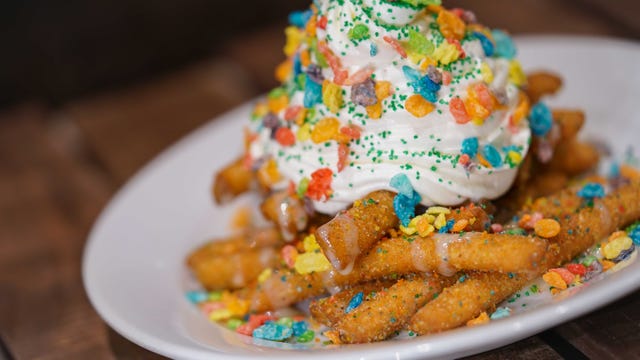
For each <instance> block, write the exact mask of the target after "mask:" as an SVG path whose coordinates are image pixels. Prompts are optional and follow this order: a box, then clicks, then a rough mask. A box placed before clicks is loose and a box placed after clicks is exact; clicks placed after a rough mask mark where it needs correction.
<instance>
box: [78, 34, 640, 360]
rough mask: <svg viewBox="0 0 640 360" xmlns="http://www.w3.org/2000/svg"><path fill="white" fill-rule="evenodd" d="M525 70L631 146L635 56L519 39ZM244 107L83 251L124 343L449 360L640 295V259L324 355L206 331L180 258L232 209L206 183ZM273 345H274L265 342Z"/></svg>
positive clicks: (171, 156) (610, 47)
mask: <svg viewBox="0 0 640 360" xmlns="http://www.w3.org/2000/svg"><path fill="white" fill-rule="evenodd" d="M518 43H519V44H518V45H519V49H520V59H521V60H522V63H523V64H524V67H525V70H535V69H549V70H553V71H556V72H558V73H560V74H562V77H563V78H564V80H565V84H566V86H565V89H564V90H563V91H562V93H561V94H560V96H559V97H558V98H556V99H554V100H553V101H552V102H551V103H552V104H553V105H564V106H571V107H579V108H582V109H584V110H586V112H587V115H588V122H587V127H586V129H585V134H584V135H585V136H587V137H592V138H598V139H606V140H607V141H608V142H609V144H611V146H612V147H613V149H614V151H615V152H616V153H617V154H622V153H623V152H624V151H625V150H626V149H627V147H628V146H629V145H631V144H634V143H635V144H637V143H638V141H637V140H638V136H639V134H640V115H639V114H640V112H639V111H638V110H637V109H638V106H640V105H639V104H638V101H637V98H638V96H640V67H639V66H638V64H640V46H639V45H638V44H637V43H630V42H624V41H617V40H610V39H598V38H582V37H528V38H521V39H519V40H518ZM250 109H251V105H250V104H247V105H245V106H242V107H240V108H238V109H237V110H234V111H232V112H230V113H228V114H225V115H223V116H221V117H220V118H218V119H216V120H215V121H211V122H210V123H209V124H207V125H205V126H203V127H202V128H200V129H199V130H197V131H196V132H194V133H193V134H191V135H189V136H188V137H186V138H185V139H183V140H182V141H180V142H179V143H177V144H176V145H174V146H172V147H171V148H170V149H168V150H167V151H165V152H164V153H162V154H161V155H160V156H158V157H157V158H156V159H155V160H154V161H152V162H151V163H150V164H149V165H147V166H146V167H145V168H144V169H142V170H141V171H140V172H139V173H138V174H137V175H136V176H135V177H134V178H133V179H132V180H131V181H130V182H129V183H128V184H127V185H126V186H125V187H124V188H123V189H122V190H121V191H120V192H119V193H118V194H117V195H116V196H115V197H114V198H113V199H112V201H111V203H110V204H109V205H108V206H107V208H105V209H104V211H103V213H102V215H101V216H100V218H99V219H98V221H97V222H96V224H95V225H94V228H93V231H92V232H91V235H90V237H89V240H88V242H87V246H86V249H85V253H84V262H83V278H84V285H85V287H86V290H87V293H88V295H89V298H90V300H91V302H92V304H93V306H94V307H95V308H96V310H97V311H98V313H99V314H100V315H101V316H102V318H104V320H105V321H106V322H107V323H108V324H109V325H110V326H111V327H113V328H114V329H115V330H116V331H118V332H119V333H121V334H122V335H123V336H125V337H127V338H128V339H130V340H131V341H133V342H135V343H137V344H139V345H141V346H143V347H145V348H147V349H149V350H152V351H155V352H158V353H160V354H163V355H165V356H168V357H171V358H184V359H187V358H188V359H211V358H234V359H236V358H254V357H265V358H269V357H270V358H300V357H301V356H302V355H304V357H305V358H306V359H317V358H323V359H327V358H330V357H337V358H340V359H347V358H358V359H383V358H384V359H389V358H396V359H409V358H421V359H424V358H430V357H439V358H440V357H457V356H463V355H469V354H473V353H477V352H481V351H485V350H489V349H492V348H496V347H499V346H502V345H505V344H508V343H511V342H514V341H517V340H519V339H522V338H525V337H527V336H530V335H532V334H535V333H537V332H540V331H542V330H544V329H547V328H550V327H552V326H554V325H557V324H559V323H562V322H565V321H568V320H570V319H573V318H575V317H577V316H579V315H582V314H584V313H587V312H589V311H592V310H594V309H596V308H598V307H601V306H603V305H604V304H606V303H608V302H611V301H613V300H615V299H617V298H620V297H622V296H624V295H626V294H628V293H630V292H632V291H633V290H635V289H637V288H639V287H640V261H635V262H633V263H632V264H631V265H630V266H628V267H627V268H625V269H623V270H621V271H619V272H616V273H613V274H611V275H610V276H607V277H606V279H604V280H599V279H596V280H595V281H592V282H589V283H588V286H584V287H582V288H581V290H580V291H576V292H573V293H572V294H571V296H567V297H564V298H563V299H562V300H560V299H559V298H557V297H556V298H555V299H549V300H547V301H546V303H545V304H542V305H541V306H537V307H534V308H532V309H529V310H527V311H525V312H522V313H519V314H517V315H512V316H510V317H508V318H505V319H501V320H498V321H493V322H491V323H490V324H488V325H485V326H481V327H475V328H462V329H458V330H453V331H449V332H446V333H443V334H438V335H433V336H425V337H417V338H411V339H407V340H398V341H388V342H382V343H376V344H368V345H349V346H336V347H332V348H324V349H317V348H313V349H307V350H301V349H294V348H291V347H290V348H289V349H284V348H278V347H273V346H269V344H267V346H258V345H256V344H254V343H253V342H252V339H251V338H249V337H245V336H241V335H237V334H235V333H233V332H231V331H229V330H226V329H224V328H222V327H220V326H217V325H215V324H212V323H210V322H208V321H207V320H206V319H205V317H204V316H203V315H202V314H200V313H199V311H198V310H197V309H196V308H195V307H194V306H192V305H191V304H189V303H188V302H187V301H186V299H185V297H184V290H185V287H186V286H188V285H187V283H188V279H187V275H186V271H185V268H184V263H183V262H184V258H185V255H186V254H187V253H188V252H189V251H190V250H191V249H193V248H194V246H196V245H197V244H199V243H201V242H202V241H203V240H205V239H206V238H208V237H210V236H214V235H218V236H219V235H224V233H225V231H226V229H227V224H228V223H229V218H230V214H231V211H230V210H231V208H233V206H230V207H228V208H225V209H219V208H216V207H215V206H214V205H213V204H212V202H211V200H210V195H209V186H210V183H211V178H212V173H213V171H214V170H215V169H218V168H220V167H221V166H222V165H223V164H225V163H226V162H228V161H229V160H231V159H233V158H234V157H235V156H236V155H237V154H239V153H240V151H241V141H240V139H241V128H242V126H243V125H244V124H245V123H246V119H247V118H248V114H249V111H250ZM272 344H273V343H272Z"/></svg>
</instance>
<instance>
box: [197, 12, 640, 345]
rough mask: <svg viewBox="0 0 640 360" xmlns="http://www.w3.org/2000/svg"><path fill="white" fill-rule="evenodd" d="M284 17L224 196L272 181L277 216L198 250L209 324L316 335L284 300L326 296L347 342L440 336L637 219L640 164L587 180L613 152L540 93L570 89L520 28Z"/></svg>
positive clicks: (320, 308) (273, 336) (400, 18)
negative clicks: (281, 52) (272, 77)
mask: <svg viewBox="0 0 640 360" xmlns="http://www.w3.org/2000/svg"><path fill="white" fill-rule="evenodd" d="M289 19H290V22H291V26H289V27H288V28H287V29H286V34H287V42H286V45H285V54H286V56H287V59H286V60H285V61H284V62H283V63H282V64H281V65H280V66H279V67H278V68H277V70H276V76H277V78H278V80H279V81H280V82H281V86H279V87H277V88H275V89H274V90H272V91H271V92H269V94H268V95H267V96H266V97H265V99H264V100H263V101H260V102H259V103H258V104H257V105H256V107H255V109H254V111H253V113H252V114H251V123H250V125H249V126H247V128H246V129H245V151H244V154H243V156H242V157H241V159H238V160H236V161H234V162H233V163H232V164H230V165H229V166H227V167H226V168H224V169H222V170H221V171H220V172H219V173H218V174H217V175H216V177H215V182H214V186H213V196H214V198H215V199H216V202H217V203H224V202H227V201H228V200H229V199H233V198H234V197H236V196H238V195H240V194H242V193H243V192H245V191H248V190H250V189H254V190H256V191H259V192H260V194H261V195H263V199H264V200H263V202H262V204H261V211H262V214H263V215H264V218H265V219H267V220H268V221H270V222H271V223H272V225H271V226H273V227H271V228H265V229H262V230H260V231H258V232H255V230H248V231H247V232H246V233H244V234H242V235H241V236H238V237H234V238H230V239H227V240H226V241H223V242H221V243H217V244H215V243H214V244H207V245H205V246H203V247H201V248H199V249H198V250H196V251H195V252H194V253H193V254H192V255H191V256H190V257H189V259H188V261H187V262H188V265H189V267H190V268H191V269H192V271H193V273H194V274H195V275H196V277H197V278H198V280H200V282H201V283H202V285H203V286H204V287H205V288H207V289H210V290H219V291H217V292H216V291H214V292H210V293H198V294H196V295H197V296H196V295H194V297H195V298H197V299H200V301H195V302H197V303H198V304H199V306H200V307H201V309H203V311H204V312H205V313H207V316H208V317H209V318H210V319H213V320H216V321H218V320H227V321H228V322H227V324H226V325H227V326H228V327H230V328H233V329H235V330H236V331H237V332H238V333H241V334H244V335H252V336H254V337H256V338H260V339H267V340H275V341H291V342H293V341H296V342H309V341H312V340H313V339H314V337H313V336H314V335H313V331H312V330H311V329H309V328H308V323H306V322H304V321H298V320H295V319H296V317H295V316H294V317H293V318H292V317H286V316H285V317H280V316H281V315H280V314H281V313H286V311H280V310H281V309H282V308H284V307H287V306H290V305H294V304H296V303H300V302H302V301H305V300H309V299H313V302H311V305H310V311H311V314H312V315H313V317H314V318H315V319H316V320H317V321H318V322H320V323H323V324H325V325H327V326H329V327H330V329H329V330H328V331H327V332H326V333H325V334H326V336H327V337H328V338H329V339H331V341H332V342H333V343H341V344H342V343H362V342H372V341H380V340H384V339H386V338H389V337H390V336H393V335H394V334H396V333H398V332H399V331H400V330H404V329H407V328H408V329H410V330H412V331H414V332H416V333H418V334H428V333H433V332H439V331H443V330H447V329H451V328H454V327H458V326H462V325H464V324H466V323H467V322H468V321H470V320H473V319H475V318H476V317H478V316H479V315H480V314H481V313H483V311H487V310H490V309H493V308H495V307H496V304H498V303H499V302H500V301H502V300H503V299H505V298H506V297H508V296H509V295H511V294H513V293H514V292H516V291H517V290H518V289H520V288H521V287H522V286H523V285H525V284H526V283H527V282H529V281H531V280H532V279H534V278H536V277H538V276H540V275H542V274H543V273H545V272H546V271H547V270H549V271H553V270H561V269H555V268H554V267H557V266H559V265H561V264H563V263H565V262H567V261H569V260H571V259H572V258H574V257H575V256H576V255H578V254H580V253H582V252H584V251H586V250H587V248H589V247H590V246H592V245H593V244H594V242H596V241H598V240H600V239H601V238H602V237H604V236H606V235H607V234H609V233H610V232H612V231H614V230H616V229H618V228H619V227H620V226H622V225H625V224H626V223H629V222H630V221H632V220H636V219H638V218H640V179H638V178H637V176H638V175H637V174H636V173H635V172H633V171H632V170H630V169H628V168H625V167H624V166H621V167H619V169H618V170H619V171H617V173H619V175H616V177H614V178H613V179H611V180H610V181H609V180H607V179H604V178H601V177H597V176H593V175H592V174H589V173H588V172H590V171H592V170H593V169H595V167H596V165H598V160H599V154H598V152H597V151H596V148H595V147H594V146H592V145H590V144H588V143H584V142H581V141H580V140H578V132H579V131H580V129H581V128H582V126H583V124H584V114H583V113H582V112H581V111H579V110H568V109H556V110H552V109H550V108H549V107H548V106H547V105H545V104H544V103H543V102H540V99H542V98H544V97H545V96H546V95H551V94H554V93H556V92H557V91H558V90H559V89H560V87H561V86H562V80H561V79H560V78H559V77H558V76H557V75H555V74H551V73H547V72H537V73H533V74H530V75H529V76H528V77H527V76H526V75H525V74H524V72H523V71H522V67H521V65H520V63H519V62H518V60H517V59H516V58H515V56H516V53H517V51H516V48H515V45H514V43H513V41H512V40H511V38H510V37H509V35H508V34H507V33H505V32H503V31H500V30H492V29H489V28H487V27H485V26H483V25H481V24H480V23H479V22H478V21H477V19H476V18H475V16H474V15H473V13H471V12H468V11H465V10H462V9H451V10H447V9H446V8H444V7H443V6H440V1H439V0H420V1H416V0H398V1H390V0H371V1H363V0H353V1H332V0H317V1H314V2H313V5H312V6H311V8H310V9H309V10H307V11H302V12H296V13H294V14H292V16H291V17H290V18H289ZM585 176H590V177H589V178H587V180H586V181H588V183H587V185H584V186H583V184H584V181H585V178H584V177H585ZM391 189H393V191H390V190H391ZM605 189H606V190H607V191H608V194H607V191H605ZM505 194H506V195H505ZM541 196H543V197H542V198H540V197H541ZM535 199H537V200H535ZM491 201H495V202H491ZM639 226H640V225H639ZM634 229H635V228H634ZM638 229H639V230H638V232H640V227H639V228H638ZM627 231H629V232H630V234H631V233H633V234H636V233H635V231H636V230H627ZM633 236H636V235H633ZM633 236H632V235H629V236H628V237H627V236H626V235H625V234H623V236H621V237H619V238H616V240H615V241H610V242H608V243H607V245H606V246H605V247H603V249H605V250H606V251H605V253H606V254H604V255H603V256H605V258H606V259H605V260H602V261H607V262H608V263H609V264H608V266H614V265H615V263H616V262H620V261H623V260H624V259H625V258H624V256H628V255H629V254H630V253H631V252H633V251H634V249H635V247H634V246H635V245H633V243H632V241H636V239H635V238H634V239H633V240H632V239H631V237H633ZM637 241H640V240H637ZM620 254H622V255H620ZM623 255H624V256H623ZM594 258H595V257H594ZM616 259H618V260H616ZM594 261H600V260H594ZM572 265H576V266H577V265H578V264H572ZM597 265H598V266H600V268H601V269H602V268H604V267H605V265H606V264H605V263H604V262H602V264H601V263H600V262H599V263H597ZM566 266H569V265H566ZM581 266H582V268H581V269H582V270H584V269H585V268H586V266H591V263H590V264H589V265H584V264H582V265H581ZM565 270H566V271H569V270H568V269H565ZM585 271H586V270H585ZM591 273H592V274H593V273H595V270H594V271H592V272H591ZM554 274H555V278H556V279H557V278H558V277H560V280H559V281H565V280H564V278H562V277H561V275H560V273H559V272H554ZM584 274H587V273H586V272H584ZM546 275H547V274H545V276H546ZM565 275H566V276H565V278H569V275H567V274H565ZM547 278H549V279H551V278H552V277H551V276H547V277H546V278H545V277H544V276H543V280H544V281H547ZM585 278H586V276H585ZM551 280H553V279H551ZM551 280H550V281H551ZM567 281H568V280H567ZM567 281H565V282H564V283H563V284H564V285H565V287H566V285H567ZM571 281H573V280H571ZM571 281H569V282H571ZM557 283H558V282H556V284H557ZM572 284H573V283H572ZM328 293H331V294H334V295H331V296H329V297H327V298H324V299H317V298H316V297H321V296H328ZM314 298H316V299H314ZM298 305H300V304H298ZM265 312H266V313H265ZM485 315H486V314H485ZM278 317H280V318H279V319H278ZM483 318H486V316H485V317H483ZM483 318H479V319H476V320H474V321H473V322H471V324H476V323H479V322H480V320H481V319H483ZM311 324H312V325H313V322H312V323H311ZM314 330H315V331H317V330H318V329H314ZM309 331H311V335H309ZM410 334H411V333H410ZM294 339H295V340H294ZM320 341H321V339H318V338H315V342H320Z"/></svg>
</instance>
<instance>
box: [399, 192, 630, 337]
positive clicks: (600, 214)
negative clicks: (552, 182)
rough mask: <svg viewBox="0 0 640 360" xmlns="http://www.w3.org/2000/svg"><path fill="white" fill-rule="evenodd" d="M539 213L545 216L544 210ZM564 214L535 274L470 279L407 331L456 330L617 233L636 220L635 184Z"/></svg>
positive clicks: (425, 309) (427, 308) (428, 309)
mask: <svg viewBox="0 0 640 360" xmlns="http://www.w3.org/2000/svg"><path fill="white" fill-rule="evenodd" d="M539 210H542V212H543V214H545V213H544V208H540V209H539ZM552 213H553V212H552ZM563 213H564V215H563V216H559V217H558V221H559V222H560V225H561V230H560V233H559V234H558V235H557V236H556V237H554V238H553V239H552V240H553V241H554V243H553V244H552V245H551V246H550V251H549V252H548V255H547V257H546V258H545V260H544V263H543V264H542V265H541V266H540V269H539V270H538V271H537V272H533V273H530V274H521V275H520V276H518V275H515V276H513V277H510V276H509V275H508V274H500V273H495V272H492V273H473V274H471V275H470V276H469V278H468V279H467V280H466V281H464V282H462V283H456V284H455V285H453V286H451V287H449V288H447V289H446V290H445V291H443V293H442V294H441V295H440V296H439V297H438V298H437V299H435V300H433V301H431V302H430V303H428V304H427V305H425V306H424V307H423V308H421V309H420V310H419V311H418V312H417V313H416V315H415V316H414V317H413V318H412V320H411V323H410V326H409V327H410V329H411V330H413V331H415V332H417V333H419V334H428V333H434V332H440V331H444V330H448V329H452V328H455V327H458V326H461V325H463V324H465V323H466V322H467V321H469V320H471V319H473V318H474V317H476V316H478V315H479V314H480V313H481V312H483V311H486V310H488V309H491V308H493V307H494V306H495V305H496V304H497V303H499V302H500V301H502V300H504V299H505V298H506V297H507V296H509V295H510V294H512V293H514V292H516V291H518V290H519V289H520V288H521V287H522V286H523V285H524V284H526V283H527V282H528V281H530V280H532V279H533V278H535V277H536V276H539V275H540V274H542V273H544V271H546V270H547V269H549V268H553V267H556V266H558V265H561V264H562V263H564V262H566V261H569V260H571V259H572V258H574V257H576V256H577V255H579V254H581V253H582V252H584V251H585V250H587V249H588V248H589V247H590V246H592V245H593V244H595V243H596V242H597V241H599V240H600V239H602V238H604V237H605V236H607V235H608V234H610V233H612V232H613V231H615V230H616V229H617V228H619V227H621V226H624V225H625V224H627V223H630V222H632V221H634V220H636V219H638V218H640V180H633V181H632V182H631V183H629V184H628V185H625V186H623V187H620V188H619V189H618V190H617V191H615V192H614V193H612V194H609V195H607V196H605V197H604V198H603V199H599V200H596V201H595V204H594V206H593V207H588V206H587V207H582V208H580V207H572V206H569V207H567V208H565V209H564V211H563ZM545 215H549V214H545ZM461 301H462V303H463V306H460V302H461Z"/></svg>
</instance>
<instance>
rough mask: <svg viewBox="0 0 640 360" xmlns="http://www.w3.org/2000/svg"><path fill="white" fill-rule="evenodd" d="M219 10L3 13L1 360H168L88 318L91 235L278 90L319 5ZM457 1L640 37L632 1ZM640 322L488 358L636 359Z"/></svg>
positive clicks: (533, 343) (301, 1)
mask: <svg viewBox="0 0 640 360" xmlns="http://www.w3.org/2000/svg"><path fill="white" fill-rule="evenodd" d="M220 3H222V2H219V1H207V0H183V1H180V2H177V1H167V0H129V1H113V0H93V1H89V2H87V1H79V0H66V1H65V0H49V1H44V0H24V1H18V0H9V1H7V2H3V3H2V4H1V5H0V44H3V45H4V46H3V49H2V52H0V359H2V358H13V357H15V358H18V359H33V358H38V359H76V358H78V359H83V358H99V359H102V358H107V359H109V358H122V359H146V358H159V357H158V356H157V355H154V354H152V353H150V352H147V351H146V350H144V349H142V348H139V347H137V346H135V345H134V344H132V343H131V342H129V341H127V340H125V339H124V338H122V337H121V336H119V335H118V334H116V333H115V332H113V331H112V330H110V329H109V328H108V327H107V326H106V325H105V324H104V323H103V322H102V320H101V319H100V318H99V317H98V316H97V314H96V313H95V312H94V310H93V309H92V308H91V306H90V305H89V303H88V301H87V298H86V294H85V293H84V290H83V288H82V283H81V277H80V262H81V253H82V249H83V246H84V243H85V239H86V236H87V233H88V231H89V229H90V227H91V224H92V222H93V221H94V219H95V218H96V216H97V215H98V214H99V212H100V210H101V209H102V207H103V206H104V205H105V204H106V203H107V201H108V200H109V198H110V196H111V195H113V193H114V192H115V191H116V190H117V189H118V188H119V187H120V186H121V185H122V184H123V183H124V182H125V181H126V180H127V179H128V178H129V177H131V175H132V174H133V173H134V172H135V171H136V170H137V169H139V168H140V167H141V166H142V165H143V164H144V163H146V162H147V161H148V160H150V159H151V158H152V157H153V156H154V155H156V154H157V153H158V152H159V151H161V150H162V149H164V148H166V147H167V146H168V145H170V144H171V143H173V142H175V141H176V140H177V139H179V138H180V137H181V136H183V135H184V134H186V133H187V132H189V131H191V130H192V129H194V128H195V127H197V126H198V125H200V124H202V123H204V122H206V121H207V120H209V119H211V118H212V117H214V116H216V115H217V114H220V113H222V112H224V111H226V110H229V109H231V108H233V107H235V106H237V105H239V104H241V103H243V102H244V101H246V100H248V99H250V98H251V97H253V96H255V95H257V94H260V93H263V92H264V91H266V90H267V89H268V88H269V87H271V86H273V85H274V80H273V78H272V73H273V67H274V66H275V64H276V63H277V62H278V61H280V60H281V59H282V55H281V51H280V49H281V47H282V45H283V36H282V26H283V24H284V23H285V19H286V15H287V13H288V11H289V10H291V9H294V8H303V7H305V6H306V4H307V3H308V0H289V1H287V0H273V1H245V2H227V1H225V2H224V5H222V4H220ZM446 3H447V5H451V6H454V5H455V6H458V5H462V6H464V7H467V8H471V9H473V10H475V11H476V13H477V14H478V16H479V18H480V19H481V20H482V21H483V22H484V23H486V24H488V25H491V26H493V27H501V28H507V29H510V30H511V32H513V33H515V34H527V33H547V34H549V33H552V34H553V33H565V34H566V33H568V34H589V35H598V36H616V37H624V38H627V39H633V40H638V39H639V38H640V22H639V21H638V20H637V19H638V16H639V15H640V6H639V2H637V1H634V0H618V1H607V0H518V1H514V0H485V1H473V0H458V1H454V0H452V1H449V2H446ZM238 8H240V9H242V10H243V12H240V11H238ZM212 171H213V169H212ZM639 308H640V293H639V292H636V293H634V294H632V295H631V296H628V297H626V298H624V299H622V300H620V301H617V302H616V303H614V304H613V305H610V306H608V307H606V308H604V309H601V310H598V311H596V312H594V313H592V314H589V315H587V316H584V317H582V318H580V319H577V320H575V321H572V322H570V323H567V324H564V325H561V326H558V327H556V328H554V329H552V330H549V331H546V332H544V333H542V334H539V335H537V336H534V337H531V338H529V339H526V340H523V341H520V342H518V343H515V344H512V345H510V346H507V347H505V348H502V349H498V350H495V351H491V352H488V353H485V354H481V355H478V356H477V357H476V358H478V359H511V358H526V359H555V358H560V357H565V358H580V357H585V356H587V357H590V358H618V359H629V358H640V345H639V344H640V311H639V310H638V309H639Z"/></svg>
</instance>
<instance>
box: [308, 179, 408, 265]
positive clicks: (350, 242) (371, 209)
mask: <svg viewBox="0 0 640 360" xmlns="http://www.w3.org/2000/svg"><path fill="white" fill-rule="evenodd" d="M394 196H395V194H394V193H392V192H390V191H384V190H382V191H375V192H372V193H371V194H369V195H367V196H365V197H364V198H362V199H361V200H359V201H356V202H354V204H353V207H351V208H350V209H349V210H347V211H345V212H343V213H340V214H338V215H337V216H336V217H335V218H333V219H332V220H331V221H329V222H328V223H326V224H324V225H322V226H320V227H319V228H318V229H317V230H316V232H315V236H316V240H317V241H318V244H319V245H320V247H321V248H322V252H323V253H324V254H325V256H326V257H327V259H329V262H331V265H333V267H334V268H335V269H336V270H339V271H345V270H348V269H349V268H350V267H351V266H353V263H354V261H355V260H356V258H357V257H358V256H359V255H360V254H361V253H363V252H365V251H367V250H369V249H370V248H371V246H373V244H375V243H376V242H377V241H378V240H380V238H382V236H384V234H386V233H387V231H389V230H390V229H392V228H395V227H397V226H398V217H397V216H396V214H395V212H394V210H393V198H394Z"/></svg>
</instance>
